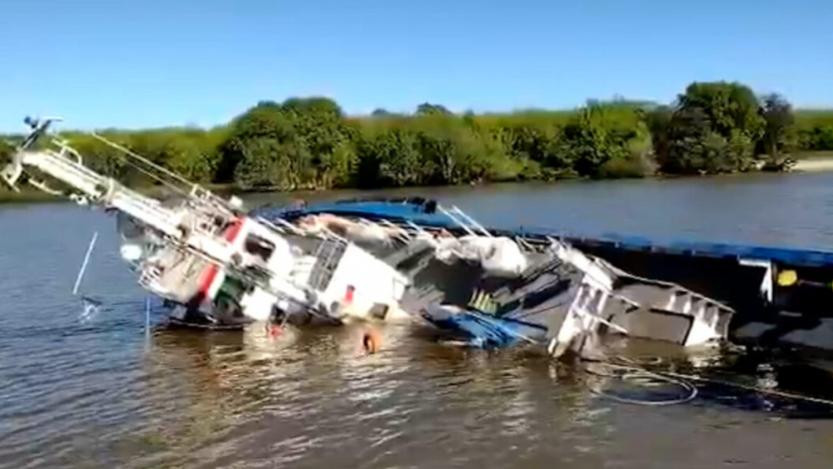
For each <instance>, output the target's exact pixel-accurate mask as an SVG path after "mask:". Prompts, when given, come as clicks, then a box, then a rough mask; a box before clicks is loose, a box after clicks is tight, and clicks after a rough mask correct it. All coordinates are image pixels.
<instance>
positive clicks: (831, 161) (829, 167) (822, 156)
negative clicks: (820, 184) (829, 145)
mask: <svg viewBox="0 0 833 469" xmlns="http://www.w3.org/2000/svg"><path fill="white" fill-rule="evenodd" d="M792 170H793V171H802V172H807V171H833V151H817V152H806V153H799V154H797V155H796V163H795V165H794V166H793V167H792Z"/></svg>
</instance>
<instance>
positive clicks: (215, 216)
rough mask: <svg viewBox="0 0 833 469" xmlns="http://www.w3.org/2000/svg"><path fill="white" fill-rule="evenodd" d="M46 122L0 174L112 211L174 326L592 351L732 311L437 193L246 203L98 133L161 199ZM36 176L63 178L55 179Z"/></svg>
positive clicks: (133, 259)
mask: <svg viewBox="0 0 833 469" xmlns="http://www.w3.org/2000/svg"><path fill="white" fill-rule="evenodd" d="M52 122H53V121H52V120H50V119H47V120H43V121H31V120H30V121H28V124H29V125H30V127H31V133H30V134H29V136H28V137H27V138H26V139H25V141H24V142H23V143H22V144H21V146H20V147H19V148H18V150H17V152H16V153H15V154H14V157H13V161H12V162H11V163H10V164H9V165H7V166H6V167H5V168H4V169H3V171H2V172H0V175H1V176H2V178H3V180H4V181H5V182H6V183H8V184H9V185H10V186H11V187H13V188H16V187H17V185H18V184H19V183H22V182H24V181H26V182H28V183H29V184H31V185H33V186H35V187H38V188H40V189H41V190H44V191H48V192H52V193H61V194H63V195H65V196H67V197H68V198H70V199H72V200H75V201H76V202H78V203H81V204H84V205H92V206H99V207H104V208H105V209H107V210H109V211H114V212H116V213H117V215H116V216H117V226H118V229H119V233H120V234H121V237H122V241H123V244H122V246H121V255H122V257H123V258H124V259H125V261H127V262H128V263H129V264H130V266H131V267H132V268H133V269H134V270H135V272H136V274H137V277H138V281H139V284H140V285H141V286H142V287H144V288H145V289H146V290H147V291H149V292H151V293H153V294H154V295H157V296H159V297H161V298H162V299H164V300H165V302H166V304H167V305H168V306H169V307H170V309H171V321H172V322H174V323H176V324H180V325H187V326H194V327H206V328H234V327H240V326H242V325H245V324H248V323H251V322H256V321H262V322H280V323H287V322H290V321H291V322H292V323H293V324H305V323H309V322H312V321H322V322H325V323H331V324H341V323H343V322H346V321H350V320H353V319H361V320H371V321H376V320H379V321H391V320H399V319H405V320H414V319H417V318H422V320H424V321H425V322H427V323H429V324H431V325H433V326H434V327H436V328H438V329H439V330H441V331H444V332H447V333H448V336H449V338H451V339H453V340H456V341H458V342H461V343H463V344H466V345H471V346H477V347H485V348H491V347H505V346H509V345H513V344H516V343H519V342H525V343H531V344H535V345H538V346H541V347H544V348H545V349H546V350H547V351H549V353H551V354H553V355H556V356H560V355H562V354H564V353H566V352H567V351H570V352H574V353H577V354H579V355H588V354H592V353H593V351H594V350H595V346H596V344H598V343H600V342H601V341H602V340H603V339H604V338H605V336H607V335H609V334H624V335H627V336H632V337H644V338H649V339H656V340H665V341H671V342H675V343H678V344H680V345H683V346H702V345H707V344H714V343H718V342H720V341H721V340H723V339H724V338H725V337H726V332H727V328H728V324H729V322H730V318H731V316H732V315H733V313H734V311H733V310H732V308H730V307H728V306H726V305H724V304H722V303H720V302H718V301H716V300H714V299H712V298H709V297H706V296H703V295H701V294H698V293H696V292H695V291H693V290H689V289H687V288H685V287H683V286H681V285H679V284H676V283H673V282H669V281H660V280H652V279H650V278H646V277H639V276H637V275H634V274H631V273H628V272H626V271H623V270H621V269H620V268H618V267H615V266H614V265H613V264H611V263H609V262H607V261H605V260H603V259H602V258H600V257H596V256H593V255H591V254H588V253H585V252H582V251H581V250H579V249H577V248H576V247H574V246H573V245H571V244H570V243H569V242H566V241H564V240H559V239H556V238H554V237H549V236H540V237H528V236H521V235H518V234H517V233H499V232H496V231H495V230H488V229H486V228H484V227H483V226H482V225H480V224H479V223H477V222H476V221H475V220H473V219H472V218H471V217H469V216H468V215H466V214H465V213H464V212H462V211H461V210H459V209H457V208H456V207H451V208H446V207H442V206H440V205H439V204H437V203H436V202H433V201H425V200H422V201H415V200H409V201H405V203H402V204H399V207H397V210H404V212H402V213H400V214H398V215H397V214H395V213H394V214H391V213H390V210H391V209H392V208H391V205H390V203H389V202H384V204H386V205H384V207H386V208H387V210H388V212H385V211H375V212H374V211H373V210H368V209H367V206H364V207H362V206H361V205H358V206H357V205H355V204H353V205H351V204H341V205H339V204H336V205H335V206H330V207H329V208H328V207H326V206H323V207H322V206H318V207H303V208H298V209H294V210H281V211H278V212H277V213H268V211H265V210H259V211H253V212H248V213H246V212H245V211H244V210H243V209H242V204H241V202H240V201H239V200H238V199H236V198H234V197H232V198H230V199H228V200H226V199H223V198H220V197H218V196H216V195H215V194H213V193H211V192H210V191H207V190H205V189H204V188H202V187H200V186H199V185H196V184H193V183H191V182H189V181H187V180H185V179H183V178H181V177H180V176H179V175H177V174H175V173H172V172H170V171H169V170H167V169H165V168H162V167H159V166H158V165H155V164H154V163H153V162H151V161H149V160H147V159H145V158H143V157H142V156H141V155H137V154H135V153H133V152H131V151H130V150H129V149H127V148H124V147H122V146H120V145H118V144H117V143H115V142H111V141H109V140H107V139H105V138H103V137H101V136H98V135H96V134H93V136H94V137H96V138H97V139H99V140H100V141H102V142H103V143H104V144H107V145H109V146H110V147H112V148H114V149H115V150H118V151H119V152H121V153H122V154H123V155H124V157H125V159H126V161H128V162H129V163H130V164H133V165H136V166H137V167H139V168H140V169H142V170H143V172H145V173H146V174H150V175H152V176H153V177H154V178H156V179H157V180H158V181H160V182H161V183H163V184H165V185H166V186H168V187H170V188H172V189H174V190H176V191H178V193H179V194H180V198H179V199H176V200H172V201H167V202H163V201H160V200H157V199H155V198H153V197H149V196H147V195H144V194H141V193H140V192H138V191H135V190H133V189H130V188H127V187H125V186H123V185H121V184H120V183H118V182H117V181H115V180H113V179H112V178H108V177H105V176H103V175H100V174H98V173H96V172H94V171H92V170H91V169H89V168H88V167H87V166H85V165H84V162H83V157H82V155H80V154H79V153H78V152H77V151H75V150H74V149H73V148H72V147H71V146H69V145H68V144H67V142H65V141H63V140H61V139H60V138H58V137H54V136H51V135H49V134H48V129H49V127H50V124H51V123H52ZM43 176H46V177H47V178H49V179H52V180H57V181H59V182H60V183H62V184H63V185H64V186H66V187H68V188H69V189H68V190H66V191H58V190H55V189H53V188H52V186H51V185H50V184H49V183H47V181H46V180H41V179H40V178H41V177H43ZM403 214H404V216H403ZM82 273H83V269H82Z"/></svg>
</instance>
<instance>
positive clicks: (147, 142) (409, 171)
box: [0, 82, 833, 190]
mask: <svg viewBox="0 0 833 469" xmlns="http://www.w3.org/2000/svg"><path fill="white" fill-rule="evenodd" d="M100 133H101V134H102V135H104V136H106V137H108V138H109V139H111V140H113V141H116V142H118V143H119V144H121V145H123V146H125V147H127V148H129V149H131V150H133V151H134V152H136V153H139V154H141V155H143V156H145V157H147V158H148V159H150V160H151V161H153V162H154V163H156V164H159V165H162V166H165V167H168V168H170V169H172V170H174V171H176V172H178V173H180V174H182V175H183V176H185V177H186V178H188V179H192V180H196V181H200V182H205V183H209V182H216V183H234V184H235V185H237V186H239V187H241V188H243V189H251V190H295V189H326V188H332V187H347V186H353V187H385V186H409V185H425V184H461V183H477V182H483V181H514V180H553V179H559V178H568V177H589V178H611V177H641V176H645V175H649V174H653V173H655V172H661V173H665V174H712V173H724V172H735V171H748V170H752V169H756V168H759V167H761V166H764V165H765V164H767V163H770V162H773V161H781V160H783V159H784V158H785V157H786V156H788V155H790V154H791V152H794V151H814V150H833V112H829V111H793V109H792V108H791V106H790V104H789V103H788V102H786V101H785V100H784V98H783V97H781V96H778V95H768V96H763V97H758V96H756V95H755V93H754V92H753V91H752V90H750V89H749V88H748V87H746V86H744V85H742V84H739V83H727V82H711V83H692V84H691V85H690V86H689V87H688V88H687V89H686V90H685V91H684V93H682V94H681V95H680V96H679V97H678V99H677V100H676V101H675V102H674V103H672V104H671V105H668V106H659V105H654V104H651V103H639V102H629V101H623V100H617V101H611V102H588V103H587V105H586V106H584V107H582V108H580V109H577V110H571V111H536V110H531V111H522V112H514V113H505V114H481V115H475V114H472V113H466V114H462V115H460V114H454V113H452V112H450V111H449V110H448V109H446V108H445V107H443V106H442V105H439V104H431V103H423V104H421V105H419V106H418V108H417V109H416V110H415V112H414V114H394V113H390V112H388V111H385V110H384V109H378V110H376V111H374V112H373V113H372V115H370V116H366V117H352V118H351V117H346V116H345V115H344V113H343V112H342V110H341V108H340V107H339V106H338V105H337V104H336V103H335V102H333V101H332V100H330V99H327V98H319V97H315V98H303V99H302V98H292V99H288V100H286V101H284V102H282V103H276V102H271V101H264V102H261V103H258V104H257V105H256V106H254V107H252V108H251V109H249V110H248V111H246V112H245V113H243V114H242V115H240V116H239V117H237V118H236V119H234V120H233V121H232V122H230V123H229V124H228V125H226V126H221V127H217V128H214V129H208V130H204V129H197V128H167V129H154V130H141V131H122V130H106V131H102V132H100ZM63 136H64V137H65V138H67V139H68V140H69V141H70V142H71V143H72V144H73V145H74V146H75V147H76V148H77V149H78V150H79V151H80V152H81V153H82V154H83V155H84V157H85V159H86V161H87V163H88V164H90V165H91V166H93V167H94V168H95V169H97V170H99V171H102V172H104V173H106V174H109V175H113V176H116V177H118V178H120V179H122V180H124V181H127V182H129V183H132V184H147V183H149V180H148V179H147V178H146V177H145V176H144V175H143V174H142V173H140V172H138V171H137V170H136V169H135V168H133V167H130V166H128V165H127V164H126V163H125V161H124V160H123V159H122V158H120V157H119V156H118V154H117V152H115V151H114V150H113V149H112V148H110V147H108V146H106V145H104V144H102V143H101V142H100V141H98V140H96V139H95V138H93V137H91V136H89V135H86V134H82V133H77V132H67V133H65V134H64V135H63ZM9 154H10V147H9V146H8V145H5V144H2V145H0V159H3V158H6V157H8V155H9Z"/></svg>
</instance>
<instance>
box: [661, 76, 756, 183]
mask: <svg viewBox="0 0 833 469" xmlns="http://www.w3.org/2000/svg"><path fill="white" fill-rule="evenodd" d="M764 124H765V122H764V119H763V117H762V116H761V113H760V106H759V103H758V99H757V98H756V96H755V94H754V93H753V92H752V90H751V89H749V88H748V87H746V86H744V85H741V84H739V83H727V82H711V83H692V84H691V85H689V86H688V88H686V91H685V93H684V94H682V95H680V97H679V98H678V103H677V106H676V108H675V109H674V111H673V113H672V116H671V119H670V121H668V127H667V133H664V134H661V140H662V141H661V143H660V147H662V150H663V151H667V154H664V155H660V157H659V161H660V163H661V168H662V170H663V171H665V172H668V173H682V174H691V173H708V174H714V173H723V172H732V171H746V170H748V169H750V168H751V167H752V166H753V163H754V161H753V160H754V148H755V142H757V141H758V140H759V139H760V138H761V137H762V136H763V133H764ZM653 125H654V128H658V127H659V125H660V122H659V121H654V122H653ZM665 146H667V149H666V148H665Z"/></svg>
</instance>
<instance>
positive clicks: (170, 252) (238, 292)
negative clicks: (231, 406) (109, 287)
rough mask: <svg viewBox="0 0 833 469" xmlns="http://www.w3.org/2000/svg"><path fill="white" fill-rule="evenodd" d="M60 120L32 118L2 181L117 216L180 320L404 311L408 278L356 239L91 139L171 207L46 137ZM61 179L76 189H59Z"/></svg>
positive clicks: (142, 279) (134, 259) (137, 264)
mask: <svg viewBox="0 0 833 469" xmlns="http://www.w3.org/2000/svg"><path fill="white" fill-rule="evenodd" d="M53 121H54V120H53V119H46V120H43V121H36V120H27V123H28V124H29V126H30V127H31V132H30V134H29V135H28V136H27V138H26V139H25V140H24V141H23V143H22V144H21V145H20V146H19V147H18V149H17V151H16V152H15V154H14V156H13V160H12V162H11V163H9V164H8V165H7V166H6V167H5V168H4V169H3V170H2V172H0V176H2V179H3V180H4V181H5V182H6V183H7V184H8V185H9V186H10V187H12V188H14V189H16V188H17V185H18V184H19V183H23V182H28V183H29V184H30V185H33V186H34V187H37V188H39V189H41V190H44V191H47V192H50V193H53V194H58V195H64V196H66V197H67V198H69V199H71V200H74V201H76V202H77V203H79V204H82V205H92V206H97V207H103V208H105V210H107V211H110V212H116V214H117V226H118V229H119V233H120V234H121V237H122V241H123V243H122V246H121V255H122V257H123V258H124V260H125V261H127V262H128V263H129V264H130V265H131V267H132V268H133V269H134V270H135V272H136V275H137V277H138V282H139V284H140V285H141V286H142V287H144V288H145V289H146V290H147V291H149V292H150V293H152V294H154V295H157V296H159V297H160V298H162V299H164V300H165V303H166V304H167V305H168V306H169V307H170V308H171V311H172V312H171V320H172V322H173V323H176V324H179V325H188V326H194V327H208V328H235V327H240V326H242V325H244V324H247V323H250V322H254V321H269V320H272V319H274V318H281V320H282V321H286V320H288V319H289V318H290V317H291V318H293V319H295V320H299V321H302V322H309V321H311V320H312V319H313V318H315V319H318V320H321V321H324V322H330V323H341V322H343V321H345V320H349V319H350V318H366V317H370V316H371V315H372V314H374V312H375V311H378V310H380V309H383V310H385V311H387V312H388V314H389V316H390V317H395V316H396V315H397V312H398V311H399V310H398V308H397V306H398V300H399V299H400V298H401V297H402V295H403V294H404V291H405V289H406V287H407V284H408V280H407V278H406V277H405V276H404V275H402V274H400V273H399V272H397V271H396V270H395V269H394V268H393V267H391V266H390V265H389V264H386V263H384V262H382V261H381V260H379V259H378V258H376V257H375V256H373V255H372V254H370V253H369V252H367V251H366V250H364V249H362V248H361V247H359V246H358V245H356V244H355V243H352V242H350V241H348V240H346V239H345V238H343V237H340V236H337V235H335V234H333V233H330V232H320V233H306V232H303V231H302V230H300V229H298V228H295V227H293V226H292V225H290V224H288V223H284V224H283V226H279V225H277V224H273V223H271V222H269V221H267V220H264V219H262V218H258V217H254V216H250V215H247V214H246V213H245V212H244V211H243V210H242V204H241V202H240V201H239V200H238V199H236V198H234V197H232V198H231V199H228V200H226V199H223V198H220V197H218V196H216V195H215V194H213V193H211V192H210V191H207V190H205V189H204V188H202V187H200V186H199V185H196V184H192V183H190V182H189V181H187V180H184V179H183V178H181V177H180V176H178V175H177V174H175V173H172V172H170V171H168V170H166V169H165V168H162V167H159V166H158V165H156V164H154V163H153V162H151V161H149V160H147V159H145V158H143V157H142V156H141V155H137V154H135V153H133V152H131V151H130V150H129V149H127V148H124V147H122V146H120V145H118V144H117V143H115V142H110V141H109V140H107V139H105V138H103V137H101V136H98V135H96V134H92V135H93V136H95V137H96V138H98V139H99V140H101V141H102V142H103V143H105V144H107V145H109V146H111V147H113V148H114V149H115V150H118V151H119V152H121V154H123V155H124V158H125V160H126V161H127V162H128V163H129V164H132V165H135V166H137V167H138V168H140V169H141V170H142V171H143V172H145V173H146V174H150V175H152V176H153V177H154V178H156V179H157V180H158V181H159V182H160V183H163V184H165V185H166V186H168V187H170V188H171V189H173V190H175V191H177V193H178V194H179V195H180V197H179V198H178V199H177V200H174V201H172V202H167V203H163V202H162V201H160V200H157V199H155V198H153V197H149V196H147V195H144V194H142V193H140V192H138V191H136V190H133V189H130V188H127V187H125V186H124V185H122V184H120V183H119V182H117V181H115V180H114V179H112V178H109V177H106V176H103V175H101V174H98V173H96V172H95V171H93V170H91V169H90V168H88V167H87V166H85V165H84V162H83V157H82V155H80V154H79V153H78V152H77V151H75V150H74V149H73V148H72V147H71V146H69V144H68V143H67V142H66V141H64V140H62V139H60V138H58V137H56V136H52V135H50V134H48V130H49V127H50V124H52V122H53ZM44 178H45V179H44ZM47 181H50V182H47ZM53 181H57V182H59V183H60V184H62V185H63V186H65V187H68V189H67V190H56V189H54V188H53V186H52V185H50V183H51V182H53ZM82 272H83V269H82ZM79 278H80V277H79ZM299 317H300V318H302V319H298V318H299Z"/></svg>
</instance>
